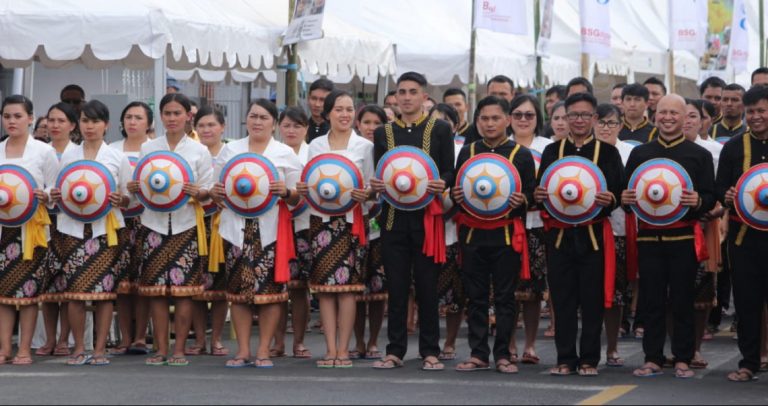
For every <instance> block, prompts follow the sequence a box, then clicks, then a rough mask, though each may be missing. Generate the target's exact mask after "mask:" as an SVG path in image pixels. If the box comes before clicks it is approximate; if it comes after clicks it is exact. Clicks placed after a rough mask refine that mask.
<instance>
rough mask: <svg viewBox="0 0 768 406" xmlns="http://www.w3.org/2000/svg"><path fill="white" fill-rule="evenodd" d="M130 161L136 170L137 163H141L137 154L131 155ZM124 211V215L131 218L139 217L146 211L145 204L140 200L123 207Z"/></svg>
mask: <svg viewBox="0 0 768 406" xmlns="http://www.w3.org/2000/svg"><path fill="white" fill-rule="evenodd" d="M128 162H129V163H130V164H131V168H133V170H134V171H135V170H136V164H138V163H139V157H137V156H129V157H128ZM121 210H122V212H123V217H125V218H130V217H138V216H140V215H141V213H144V206H142V205H141V203H139V202H138V201H137V202H135V203H134V204H132V205H131V206H129V207H128V208H126V209H121Z"/></svg>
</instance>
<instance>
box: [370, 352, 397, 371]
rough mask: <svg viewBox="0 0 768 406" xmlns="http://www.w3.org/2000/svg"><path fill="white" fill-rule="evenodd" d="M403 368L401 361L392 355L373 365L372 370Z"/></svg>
mask: <svg viewBox="0 0 768 406" xmlns="http://www.w3.org/2000/svg"><path fill="white" fill-rule="evenodd" d="M402 366H403V360H401V359H400V358H397V357H396V356H394V355H387V356H386V357H384V358H382V359H381V360H379V361H376V362H374V363H373V366H372V368H373V369H395V368H401V367H402Z"/></svg>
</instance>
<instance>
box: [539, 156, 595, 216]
mask: <svg viewBox="0 0 768 406" xmlns="http://www.w3.org/2000/svg"><path fill="white" fill-rule="evenodd" d="M541 187H543V188H544V189H546V191H547V194H548V195H549V198H548V199H547V200H545V201H544V208H545V209H547V212H548V213H549V214H550V215H551V216H552V217H554V218H555V219H556V220H558V221H560V222H562V223H566V224H581V223H584V222H587V221H589V220H592V219H593V218H595V216H597V214H598V213H600V210H601V209H602V208H601V207H600V206H599V205H598V204H597V202H596V201H595V196H596V195H597V194H598V193H600V192H604V191H605V190H606V189H607V188H608V187H607V185H606V181H605V175H603V171H601V170H600V168H599V167H598V166H597V165H595V164H594V163H592V161H590V160H588V159H585V158H582V157H578V156H569V157H565V158H562V159H559V160H557V161H555V162H554V163H552V165H550V166H549V167H548V168H547V170H546V171H544V174H543V175H542V177H541Z"/></svg>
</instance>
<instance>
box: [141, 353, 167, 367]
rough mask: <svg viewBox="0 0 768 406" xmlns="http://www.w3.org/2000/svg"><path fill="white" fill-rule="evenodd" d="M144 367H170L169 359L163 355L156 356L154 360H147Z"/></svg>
mask: <svg viewBox="0 0 768 406" xmlns="http://www.w3.org/2000/svg"><path fill="white" fill-rule="evenodd" d="M144 365H149V366H151V367H162V366H166V365H168V357H165V356H163V355H156V356H154V357H152V358H147V360H146V361H144Z"/></svg>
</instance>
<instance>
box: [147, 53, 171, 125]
mask: <svg viewBox="0 0 768 406" xmlns="http://www.w3.org/2000/svg"><path fill="white" fill-rule="evenodd" d="M167 54H168V51H167V48H166V53H164V54H163V56H161V57H159V58H157V59H155V66H154V78H155V88H154V89H153V92H152V101H151V103H150V105H151V107H152V110H153V112H154V114H155V117H160V99H162V98H163V95H164V94H165V85H166V83H165V58H166V55H167ZM157 121H159V120H156V121H155V122H157ZM155 135H156V136H157V137H160V136H161V135H165V129H164V128H163V126H161V125H157V124H155Z"/></svg>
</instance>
